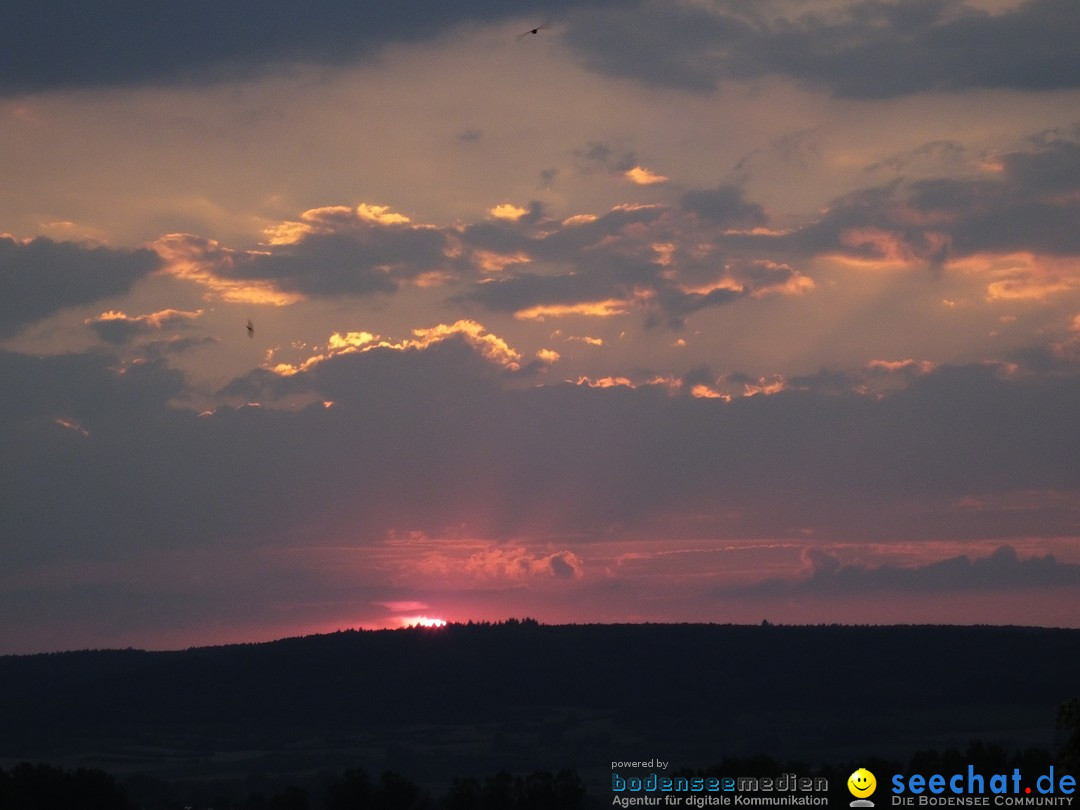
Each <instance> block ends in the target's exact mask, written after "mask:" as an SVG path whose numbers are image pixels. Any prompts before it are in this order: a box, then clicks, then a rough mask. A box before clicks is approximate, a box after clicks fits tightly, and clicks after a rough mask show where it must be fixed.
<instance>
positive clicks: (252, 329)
mask: <svg viewBox="0 0 1080 810" xmlns="http://www.w3.org/2000/svg"><path fill="white" fill-rule="evenodd" d="M247 330H248V337H249V338H253V337H255V324H253V323H252V322H251V318H248V322H247Z"/></svg>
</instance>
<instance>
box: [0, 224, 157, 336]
mask: <svg viewBox="0 0 1080 810" xmlns="http://www.w3.org/2000/svg"><path fill="white" fill-rule="evenodd" d="M160 266H161V259H160V257H159V256H158V255H157V254H156V253H154V252H153V251H151V250H146V249H140V250H114V249H111V248H105V247H87V246H84V245H81V244H76V243H74V242H54V241H53V240H51V239H47V238H46V237H43V236H41V237H38V238H36V239H32V240H30V241H25V242H20V241H17V240H15V239H13V238H11V237H8V236H0V337H7V336H10V335H13V334H15V333H16V332H18V331H19V330H20V329H22V328H23V327H24V326H27V325H29V324H31V323H34V322H35V321H38V320H41V319H43V318H46V317H48V316H50V315H53V314H55V313H57V312H60V311H61V310H63V309H66V308H68V307H73V306H77V305H79V304H89V303H93V302H94V301H100V300H101V299H103V298H107V297H109V296H113V295H120V294H122V293H126V292H127V291H128V290H130V289H131V287H132V285H133V284H135V282H136V281H138V280H139V279H140V278H143V277H145V276H147V275H148V274H150V273H152V272H154V271H155V270H157V269H158V268H159V267H160Z"/></svg>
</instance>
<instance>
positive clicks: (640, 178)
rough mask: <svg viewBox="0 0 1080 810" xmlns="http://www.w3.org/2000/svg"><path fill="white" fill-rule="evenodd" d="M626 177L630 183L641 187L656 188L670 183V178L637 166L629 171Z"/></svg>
mask: <svg viewBox="0 0 1080 810" xmlns="http://www.w3.org/2000/svg"><path fill="white" fill-rule="evenodd" d="M625 175H626V178H627V179H628V180H630V182H632V183H636V184H637V185H639V186H654V185H658V184H660V183H666V182H667V181H668V178H666V177H664V175H662V174H656V173H655V172H653V171H650V170H649V169H645V168H643V167H641V166H635V167H634V168H632V169H630V170H629V171H627V172H626V173H625Z"/></svg>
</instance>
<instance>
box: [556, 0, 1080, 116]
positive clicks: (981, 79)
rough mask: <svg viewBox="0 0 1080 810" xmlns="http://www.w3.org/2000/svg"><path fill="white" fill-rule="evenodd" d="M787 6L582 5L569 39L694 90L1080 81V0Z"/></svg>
mask: <svg viewBox="0 0 1080 810" xmlns="http://www.w3.org/2000/svg"><path fill="white" fill-rule="evenodd" d="M781 7H786V8H787V9H788V11H789V12H790V13H789V14H788V15H787V16H782V17H777V18H767V17H766V16H765V14H766V12H765V11H762V10H761V9H756V8H754V7H753V6H748V5H747V4H743V3H735V2H720V3H717V4H716V5H715V7H714V8H712V9H709V8H705V7H703V6H700V5H697V4H695V5H693V6H690V5H686V4H681V3H679V4H677V3H663V2H647V1H646V2H641V3H638V4H636V5H635V6H633V7H628V6H626V5H623V6H619V7H614V8H611V9H607V10H601V11H596V12H583V13H581V14H579V15H577V16H576V17H575V19H574V24H573V25H571V26H570V28H569V29H568V32H567V40H568V42H569V43H570V45H571V46H572V47H574V48H575V49H576V50H577V51H578V52H579V53H580V54H581V58H582V60H583V61H584V62H585V63H586V64H587V65H588V66H590V67H592V68H594V69H597V70H601V71H603V72H606V73H610V74H614V75H619V76H631V77H633V78H636V79H639V80H641V81H644V82H648V83H652V84H662V85H668V86H675V87H681V88H685V89H689V90H695V91H710V90H713V89H715V88H716V87H717V85H718V83H719V82H720V81H722V80H724V79H736V80H737V79H749V78H757V77H763V76H769V75H781V76H789V77H792V78H795V79H797V80H799V81H805V82H808V83H811V84H814V85H817V86H821V87H824V88H826V89H827V90H829V91H830V92H831V93H833V94H834V95H837V96H844V97H851V98H892V97H896V96H902V95H907V94H911V93H920V92H927V91H959V90H966V89H971V88H1010V89H1018V90H1052V89H1058V88H1065V87H1070V88H1071V87H1076V86H1077V85H1078V84H1080V37H1078V36H1077V33H1078V32H1080V6H1078V5H1077V4H1076V3H1075V2H1073V1H1072V0H1029V1H1028V2H1026V3H1024V4H1022V5H1021V6H1019V7H1017V8H1015V9H1011V10H1009V11H1007V12H1005V13H1002V14H997V15H992V14H989V13H986V12H982V11H977V10H974V9H971V8H967V7H965V6H963V5H962V4H961V3H958V2H955V0H914V1H913V2H876V1H871V0H866V1H864V2H855V3H851V4H848V5H846V6H844V7H842V8H840V9H836V10H831V11H825V12H802V10H801V8H800V6H799V5H798V4H795V3H792V4H787V5H782V6H781ZM773 8H775V6H774V7H773Z"/></svg>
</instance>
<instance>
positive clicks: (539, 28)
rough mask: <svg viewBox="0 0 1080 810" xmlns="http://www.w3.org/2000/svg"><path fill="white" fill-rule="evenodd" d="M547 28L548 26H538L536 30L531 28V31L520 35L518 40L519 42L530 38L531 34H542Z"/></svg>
mask: <svg viewBox="0 0 1080 810" xmlns="http://www.w3.org/2000/svg"><path fill="white" fill-rule="evenodd" d="M545 28H547V26H546V25H538V26H536V28H530V29H529V30H528V31H526V32H525V33H524V34H518V39H519V40H521V39H525V37H527V36H528V35H529V34H539V33H540V32H541V31H543V30H544V29H545Z"/></svg>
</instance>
